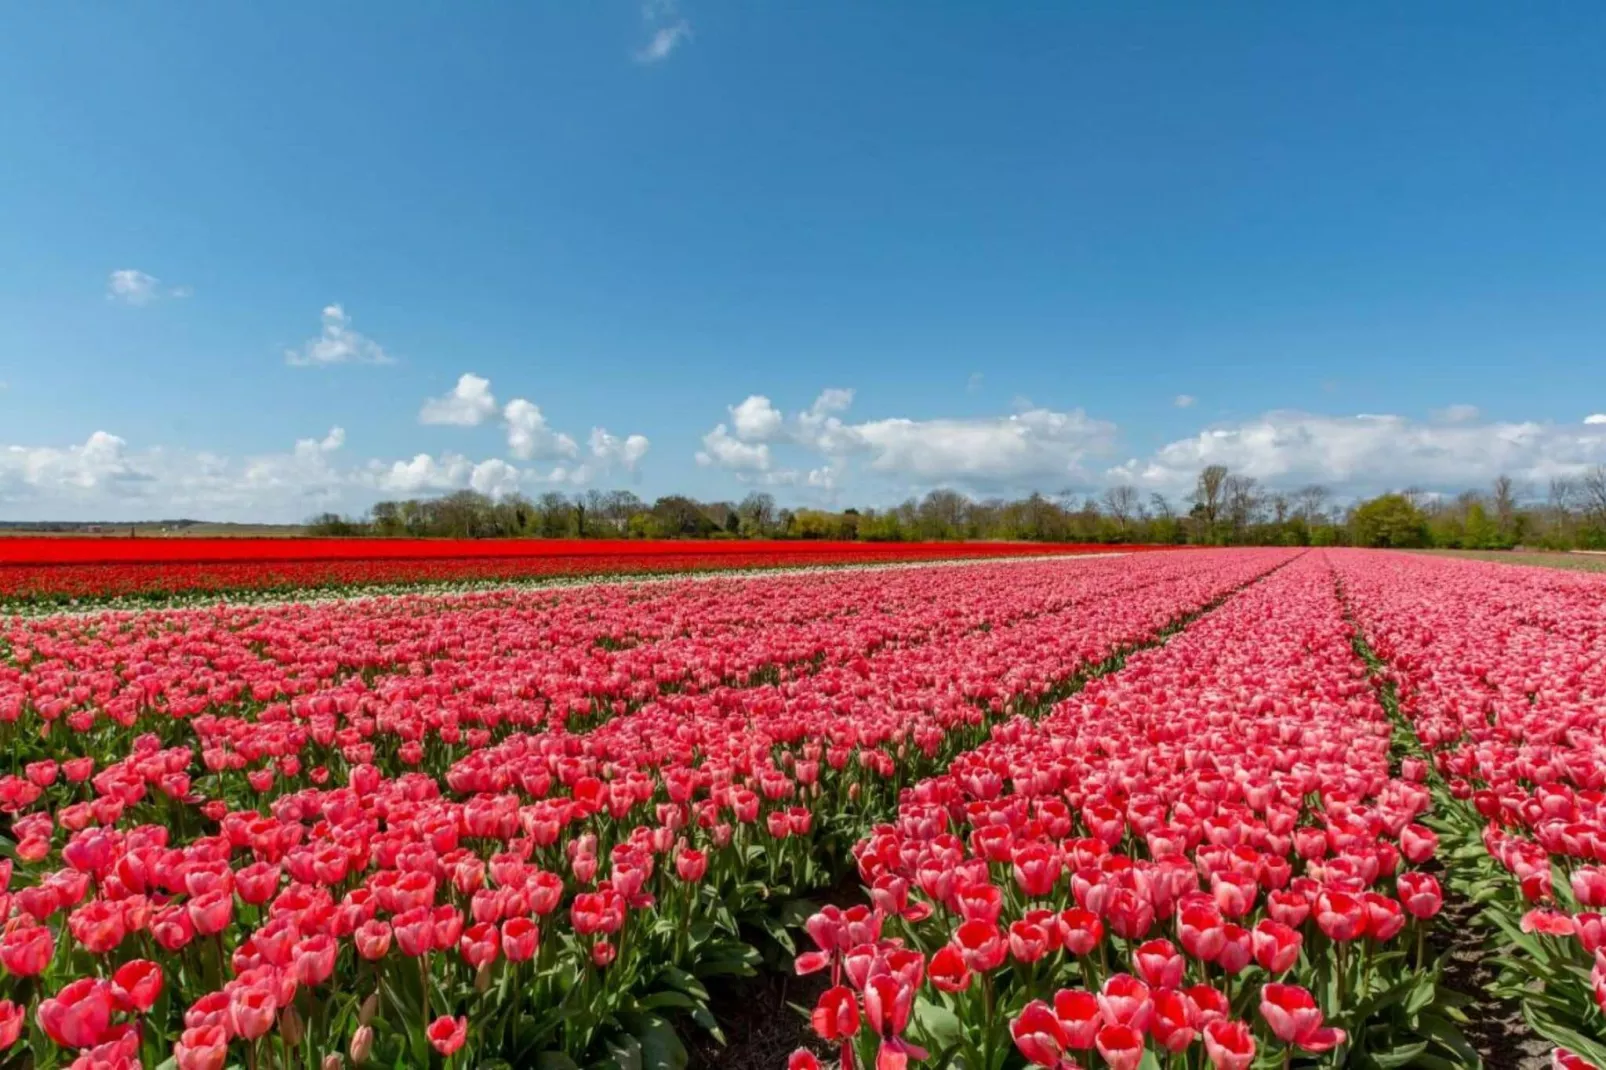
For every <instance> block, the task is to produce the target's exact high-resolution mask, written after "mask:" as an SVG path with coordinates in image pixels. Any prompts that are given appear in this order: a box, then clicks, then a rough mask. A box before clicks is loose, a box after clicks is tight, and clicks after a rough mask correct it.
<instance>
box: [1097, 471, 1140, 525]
mask: <svg viewBox="0 0 1606 1070" xmlns="http://www.w3.org/2000/svg"><path fill="white" fill-rule="evenodd" d="M1142 508H1143V498H1142V496H1141V495H1139V494H1138V488H1136V487H1134V486H1131V485H1130V484H1127V483H1121V484H1118V485H1117V486H1113V487H1110V488H1108V489H1107V490H1105V492H1104V511H1105V512H1107V513H1109V514H1110V517H1111V518H1112V519H1114V521H1115V524H1116V527H1117V528H1119V529H1120V532H1121V534H1122V535H1125V534H1126V529H1127V525H1129V524H1130V523H1131V522H1132V520H1133V518H1134V517H1136V516H1137V515H1138V512H1139V510H1141V509H1142Z"/></svg>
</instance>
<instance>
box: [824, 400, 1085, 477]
mask: <svg viewBox="0 0 1606 1070" xmlns="http://www.w3.org/2000/svg"><path fill="white" fill-rule="evenodd" d="M846 430H848V431H850V432H851V433H852V434H853V435H854V436H856V437H857V438H858V439H859V440H861V441H862V442H863V443H864V444H865V447H866V451H867V453H868V455H869V464H868V466H869V468H870V469H872V470H873V471H877V472H882V473H887V474H895V475H899V476H907V477H909V478H912V479H914V480H915V481H916V482H920V483H944V482H953V483H958V484H960V485H962V486H968V487H981V488H989V489H991V488H1007V487H1024V486H1031V485H1037V484H1039V483H1043V482H1044V481H1049V482H1056V483H1060V484H1063V483H1064V482H1081V481H1083V480H1085V479H1086V478H1087V473H1086V471H1085V470H1084V468H1083V461H1084V460H1085V459H1087V458H1088V457H1090V456H1091V455H1094V454H1097V453H1102V452H1104V451H1105V450H1107V449H1108V448H1109V447H1110V446H1111V445H1112V444H1113V441H1114V437H1115V425H1114V424H1110V423H1107V422H1105V421H1103V420H1094V419H1091V418H1089V417H1088V416H1087V414H1086V413H1084V412H1082V411H1081V410H1080V409H1075V410H1072V411H1070V412H1055V411H1052V410H1049V409H1042V408H1037V409H1029V410H1027V411H1026V412H1020V413H1015V414H1013V415H1010V416H1002V417H982V418H976V419H935V420H910V419H903V418H898V419H889V420H875V421H872V422H870V423H863V424H855V425H852V426H851V427H849V428H847V429H846ZM1055 489H1057V487H1056V488H1055Z"/></svg>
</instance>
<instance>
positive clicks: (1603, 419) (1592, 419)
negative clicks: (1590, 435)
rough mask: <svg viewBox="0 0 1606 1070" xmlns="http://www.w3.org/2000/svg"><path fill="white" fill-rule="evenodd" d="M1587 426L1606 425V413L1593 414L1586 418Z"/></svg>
mask: <svg viewBox="0 0 1606 1070" xmlns="http://www.w3.org/2000/svg"><path fill="white" fill-rule="evenodd" d="M1584 423H1586V424H1606V412H1593V413H1590V414H1589V415H1588V416H1586V417H1584Z"/></svg>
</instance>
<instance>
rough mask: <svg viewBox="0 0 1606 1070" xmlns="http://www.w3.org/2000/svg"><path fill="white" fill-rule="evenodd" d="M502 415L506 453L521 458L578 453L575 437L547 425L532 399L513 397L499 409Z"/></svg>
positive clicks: (568, 455)
mask: <svg viewBox="0 0 1606 1070" xmlns="http://www.w3.org/2000/svg"><path fill="white" fill-rule="evenodd" d="M502 418H503V419H504V420H505V421H506V422H507V448H508V452H509V453H511V454H513V456H515V457H517V458H518V459H519V460H521V461H531V460H552V459H554V458H557V457H573V456H575V455H576V454H578V453H579V452H580V447H579V446H578V445H577V444H576V443H575V441H574V439H572V438H570V437H569V436H568V435H566V434H564V433H563V432H562V431H554V430H553V429H552V428H550V427H548V426H547V422H546V417H545V416H543V415H542V414H541V406H539V405H537V404H535V403H534V402H531V401H526V400H525V399H523V398H514V399H513V400H512V401H510V402H508V403H507V408H506V409H504V410H502Z"/></svg>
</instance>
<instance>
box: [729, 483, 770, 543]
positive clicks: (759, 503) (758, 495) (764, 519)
mask: <svg viewBox="0 0 1606 1070" xmlns="http://www.w3.org/2000/svg"><path fill="white" fill-rule="evenodd" d="M736 516H737V530H738V531H739V532H740V533H741V534H743V535H745V536H747V537H748V538H753V539H762V538H767V537H769V536H770V535H773V534H774V533H775V499H774V497H772V496H771V495H768V494H765V493H763V492H762V491H754V492H753V493H751V494H749V495H748V496H747V497H745V498H743V499H742V500H741V503H740V504H739V505H737V506H736Z"/></svg>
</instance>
